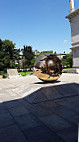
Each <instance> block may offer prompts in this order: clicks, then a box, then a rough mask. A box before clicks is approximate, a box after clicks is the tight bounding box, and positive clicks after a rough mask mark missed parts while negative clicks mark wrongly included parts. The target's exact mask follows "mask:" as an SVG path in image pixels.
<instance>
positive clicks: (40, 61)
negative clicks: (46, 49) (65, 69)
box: [34, 53, 62, 81]
mask: <svg viewBox="0 0 79 142" xmlns="http://www.w3.org/2000/svg"><path fill="white" fill-rule="evenodd" d="M34 72H35V75H36V76H37V77H38V78H39V79H41V80H43V81H55V80H57V79H58V78H59V77H60V76H61V74H62V63H61V61H60V59H59V58H58V57H57V56H56V55H53V54H50V53H45V54H43V55H41V56H39V57H38V58H37V60H36V61H35V64H34Z"/></svg>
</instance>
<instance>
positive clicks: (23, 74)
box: [0, 71, 33, 78]
mask: <svg viewBox="0 0 79 142" xmlns="http://www.w3.org/2000/svg"><path fill="white" fill-rule="evenodd" d="M30 73H33V71H28V72H26V75H28V74H30ZM19 74H21V75H22V76H25V72H19ZM0 75H2V76H3V78H6V77H7V73H4V72H0Z"/></svg>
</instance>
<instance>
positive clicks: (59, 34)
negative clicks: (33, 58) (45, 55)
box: [0, 0, 79, 53]
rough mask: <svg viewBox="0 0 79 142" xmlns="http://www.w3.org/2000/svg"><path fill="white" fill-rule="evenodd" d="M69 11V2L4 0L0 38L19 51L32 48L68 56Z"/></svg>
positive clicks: (0, 10)
mask: <svg viewBox="0 0 79 142" xmlns="http://www.w3.org/2000/svg"><path fill="white" fill-rule="evenodd" d="M78 7H79V0H75V9H77V8H78ZM69 8H70V7H69V0H55V1H54V0H0V38H1V39H2V40H4V39H9V40H12V41H13V43H16V48H22V47H23V45H31V46H32V47H33V50H35V49H37V50H39V51H43V50H53V51H56V52H57V53H63V52H64V51H66V53H68V52H70V49H69V48H70V47H71V33H70V32H71V31H70V24H69V21H68V20H67V19H65V16H66V15H68V14H69V10H70V9H69Z"/></svg>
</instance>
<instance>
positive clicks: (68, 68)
mask: <svg viewBox="0 0 79 142" xmlns="http://www.w3.org/2000/svg"><path fill="white" fill-rule="evenodd" d="M64 69H66V70H67V69H69V70H72V68H64Z"/></svg>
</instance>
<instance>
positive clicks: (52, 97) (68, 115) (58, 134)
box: [0, 83, 79, 142]
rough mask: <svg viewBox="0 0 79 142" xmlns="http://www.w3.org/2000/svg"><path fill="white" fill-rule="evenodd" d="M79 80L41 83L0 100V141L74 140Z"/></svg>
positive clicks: (76, 137) (78, 113)
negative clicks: (20, 94) (24, 93)
mask: <svg viewBox="0 0 79 142" xmlns="http://www.w3.org/2000/svg"><path fill="white" fill-rule="evenodd" d="M78 122H79V84H76V83H71V84H63V85H57V86H52V87H51V86H50V87H42V88H40V89H39V90H37V91H35V92H33V93H31V94H29V95H28V96H26V97H24V98H21V99H16V98H15V100H12V101H7V102H3V103H0V142H17V141H18V142H77V141H78Z"/></svg>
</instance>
